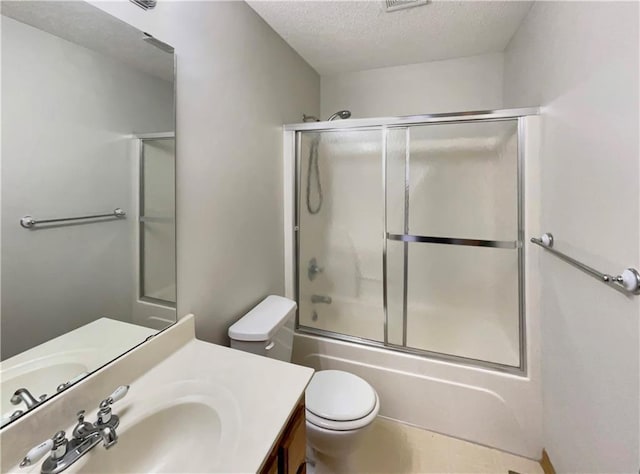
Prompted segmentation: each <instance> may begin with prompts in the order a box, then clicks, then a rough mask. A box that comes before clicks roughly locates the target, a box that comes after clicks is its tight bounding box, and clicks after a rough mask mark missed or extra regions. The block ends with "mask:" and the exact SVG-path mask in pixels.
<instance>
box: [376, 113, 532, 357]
mask: <svg viewBox="0 0 640 474" xmlns="http://www.w3.org/2000/svg"><path fill="white" fill-rule="evenodd" d="M387 133H388V135H387V208H386V213H387V219H386V222H387V253H386V258H387V268H388V269H389V270H390V272H389V273H388V274H387V303H388V304H387V311H388V313H387V318H388V328H389V331H388V343H389V344H393V345H398V346H402V347H406V348H412V349H418V350H423V351H428V352H433V353H438V354H446V355H451V356H458V357H464V358H468V359H475V360H481V361H487V362H492V363H496V364H501V365H508V366H516V367H517V366H519V363H520V355H519V342H520V341H519V333H520V332H519V331H520V328H519V321H520V318H519V317H518V315H519V314H520V298H519V293H520V289H519V286H520V279H519V262H520V252H519V244H518V241H519V233H518V229H519V225H518V224H519V218H518V215H519V213H518V202H519V200H518V152H517V151H518V150H517V145H518V143H517V121H515V120H509V121H496V122H476V123H455V124H431V125H423V126H412V127H405V128H395V129H390V130H388V132H387ZM392 272H393V273H392Z"/></svg>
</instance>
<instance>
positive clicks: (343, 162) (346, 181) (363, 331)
mask: <svg viewBox="0 0 640 474" xmlns="http://www.w3.org/2000/svg"><path fill="white" fill-rule="evenodd" d="M381 137H382V134H381V130H379V129H377V130H347V131H339V130H338V131H321V132H315V131H314V132H301V133H299V134H298V137H297V140H298V145H297V146H298V174H299V186H298V221H299V226H298V227H299V234H298V243H299V247H298V250H299V252H298V264H299V271H298V305H299V324H300V325H303V326H306V327H309V328H314V329H316V330H321V331H329V332H332V333H338V334H343V335H347V336H356V337H360V338H364V339H369V340H374V341H383V337H384V336H383V329H384V306H383V301H382V292H383V288H382V273H383V272H382V263H383V262H382V258H381V255H382V248H383V236H384V220H383V214H384V193H383V169H382V166H381V161H380V157H381V156H382V140H381Z"/></svg>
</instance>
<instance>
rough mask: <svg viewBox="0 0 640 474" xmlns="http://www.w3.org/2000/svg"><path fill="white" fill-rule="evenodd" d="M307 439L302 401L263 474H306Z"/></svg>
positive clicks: (266, 463) (263, 469)
mask: <svg viewBox="0 0 640 474" xmlns="http://www.w3.org/2000/svg"><path fill="white" fill-rule="evenodd" d="M306 453H307V437H306V428H305V419H304V401H303V400H300V402H298V406H297V407H296V409H295V411H294V413H293V415H291V417H290V418H289V422H288V423H287V426H286V427H285V428H284V429H283V430H282V434H281V435H280V437H279V438H278V441H277V443H276V444H275V446H274V448H273V449H272V450H271V453H270V454H269V456H268V457H267V461H266V462H265V463H264V465H263V467H262V469H261V470H260V473H261V474H305V473H306V472H307V469H306V464H305V458H306Z"/></svg>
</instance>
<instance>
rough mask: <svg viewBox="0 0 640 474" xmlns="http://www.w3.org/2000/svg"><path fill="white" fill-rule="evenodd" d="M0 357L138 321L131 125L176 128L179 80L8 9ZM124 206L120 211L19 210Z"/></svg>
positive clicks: (4, 43) (4, 35)
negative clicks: (134, 315) (78, 221)
mask: <svg viewBox="0 0 640 474" xmlns="http://www.w3.org/2000/svg"><path fill="white" fill-rule="evenodd" d="M2 99H3V100H2V119H3V123H2V241H3V242H2V243H3V253H2V266H3V272H2V287H3V298H2V316H3V318H2V358H3V359H4V358H6V357H9V356H11V355H14V354H16V353H18V352H21V351H23V350H25V349H27V348H30V347H32V346H33V345H35V344H39V343H41V342H44V341H46V340H48V339H50V338H52V337H55V336H59V335H60V334H63V333H66V332H68V331H70V330H72V329H75V328H77V327H79V326H81V325H83V324H86V323H88V322H90V321H93V320H94V319H96V318H98V317H102V316H107V317H112V318H116V319H123V320H130V318H131V300H132V293H133V289H134V284H133V280H132V277H133V245H132V239H131V235H132V233H133V230H134V229H135V228H136V226H135V221H134V220H132V219H131V216H134V215H135V209H134V208H133V203H134V201H135V200H134V198H133V196H132V192H133V190H134V189H135V188H134V186H133V184H134V183H133V175H132V174H131V172H130V170H131V168H132V167H131V163H130V155H129V144H130V141H131V140H130V138H129V136H130V134H131V133H132V132H134V131H136V132H145V131H157V130H167V129H171V128H172V120H173V117H172V107H171V104H172V101H173V87H172V85H171V84H169V83H167V82H165V81H162V80H159V79H156V78H153V77H151V76H149V75H147V74H143V73H140V72H138V71H136V70H133V69H131V68H130V67H128V66H124V65H122V64H120V63H118V62H116V61H114V60H113V59H111V58H107V57H106V56H103V55H101V54H98V53H95V52H93V51H91V50H88V49H85V48H83V47H80V46H78V45H76V44H73V43H70V42H68V41H65V40H62V39H60V38H58V37H56V36H52V35H50V34H48V33H45V32H43V31H40V30H38V29H35V28H32V27H30V26H27V25H24V24H22V23H19V22H17V21H15V20H12V19H10V18H7V17H4V16H3V17H2ZM115 207H122V208H123V209H125V211H128V212H129V216H130V217H129V218H128V219H127V220H124V221H122V220H121V221H109V222H101V223H91V224H86V223H85V224H82V225H73V226H63V227H57V228H49V229H44V230H38V229H37V230H30V231H28V230H25V229H23V228H22V227H20V226H19V219H20V218H21V217H22V216H23V215H25V214H32V215H33V216H34V217H36V218H46V217H61V216H74V215H83V214H86V213H95V212H106V211H109V210H112V209H114V208H115Z"/></svg>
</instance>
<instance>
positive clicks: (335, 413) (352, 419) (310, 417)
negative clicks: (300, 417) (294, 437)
mask: <svg viewBox="0 0 640 474" xmlns="http://www.w3.org/2000/svg"><path fill="white" fill-rule="evenodd" d="M305 398H306V418H307V421H308V422H310V423H312V424H313V425H316V426H318V427H320V428H324V429H327V430H332V431H348V430H355V429H359V428H363V427H365V426H367V425H368V424H369V423H371V422H372V421H373V419H374V418H375V417H376V416H377V414H378V410H379V408H380V402H379V400H378V395H377V394H376V391H375V390H374V389H373V387H371V385H369V384H368V383H367V382H366V381H365V380H363V379H361V378H360V377H358V376H357V375H353V374H350V373H348V372H344V371H341V370H322V371H319V372H316V373H315V374H314V375H313V377H312V379H311V382H310V383H309V386H308V387H307V390H306V392H305Z"/></svg>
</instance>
